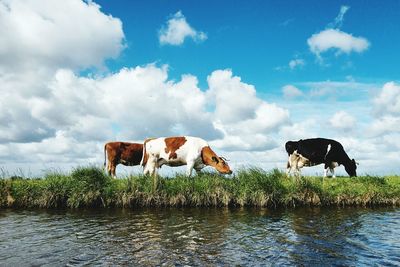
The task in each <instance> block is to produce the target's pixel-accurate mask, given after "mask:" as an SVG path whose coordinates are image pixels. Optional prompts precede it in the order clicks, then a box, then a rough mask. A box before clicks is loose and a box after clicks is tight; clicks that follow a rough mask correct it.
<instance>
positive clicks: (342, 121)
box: [329, 110, 356, 131]
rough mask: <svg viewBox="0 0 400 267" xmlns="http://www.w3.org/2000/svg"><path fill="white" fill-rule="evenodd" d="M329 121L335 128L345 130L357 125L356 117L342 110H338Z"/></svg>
mask: <svg viewBox="0 0 400 267" xmlns="http://www.w3.org/2000/svg"><path fill="white" fill-rule="evenodd" d="M329 122H330V124H331V126H332V127H333V128H335V129H338V130H343V131H350V130H352V129H353V128H354V127H356V119H355V118H354V117H353V116H351V115H350V114H348V113H347V112H346V111H342V110H341V111H338V112H336V113H335V114H334V115H333V116H332V118H331V119H330V120H329Z"/></svg>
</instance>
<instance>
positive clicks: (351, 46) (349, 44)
mask: <svg viewBox="0 0 400 267" xmlns="http://www.w3.org/2000/svg"><path fill="white" fill-rule="evenodd" d="M307 44H308V46H309V48H310V50H311V52H312V53H314V54H315V55H316V56H317V57H320V55H321V53H324V52H326V51H328V50H330V49H333V50H337V52H338V54H340V53H346V54H350V53H351V52H357V53H361V52H363V51H365V50H366V49H368V47H369V45H370V44H369V42H368V40H367V39H365V38H364V37H354V36H353V35H351V34H348V33H346V32H342V31H340V30H337V29H326V30H323V31H321V32H319V33H315V34H313V35H312V36H311V37H310V38H308V40H307Z"/></svg>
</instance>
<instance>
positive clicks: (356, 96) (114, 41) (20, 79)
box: [0, 0, 400, 175]
mask: <svg viewBox="0 0 400 267" xmlns="http://www.w3.org/2000/svg"><path fill="white" fill-rule="evenodd" d="M399 11H400V1H384V2H383V1H304V2H299V1H161V0H160V1H155V0H154V1H81V0H71V1H53V0H40V1H38V2H29V1H14V0H5V1H1V2H0V36H2V37H1V39H0V92H1V93H2V96H3V97H2V99H1V100H0V168H1V170H5V171H6V172H11V173H12V172H15V171H16V170H21V171H23V172H25V173H33V174H38V173H41V172H43V171H46V170H48V169H54V168H55V169H62V170H69V169H71V167H74V166H77V165H88V164H95V165H102V163H103V159H104V158H103V145H104V143H105V142H107V141H110V140H124V141H135V142H140V141H142V140H143V139H144V138H146V137H154V136H169V135H181V134H183V135H195V136H199V137H202V138H204V139H206V140H208V141H209V142H210V144H211V145H212V147H213V148H214V149H215V150H216V151H217V152H218V153H219V154H221V155H223V156H225V157H227V158H229V159H230V160H231V161H230V163H231V165H232V166H233V167H234V169H237V168H240V167H241V166H249V165H253V166H258V167H262V168H264V169H272V168H279V169H284V168H285V163H286V159H287V155H286V153H285V151H284V143H285V142H286V141H287V140H298V139H300V138H311V137H326V138H333V139H336V140H338V141H340V142H341V143H342V144H343V145H344V147H345V150H346V151H347V152H348V154H349V156H350V157H351V158H355V159H356V161H358V162H359V163H360V165H359V173H360V174H392V173H397V174H398V173H399V172H400V157H398V150H399V149H400V145H399V144H398V142H397V140H399V138H400V127H398V125H399V123H400V81H399V80H400V78H399V71H398V67H397V65H398V62H399V61H400V53H398V47H399V46H400V19H399V16H398V14H399ZM71 18H73V19H71ZM377 155H379V156H377ZM119 170H120V172H124V173H125V174H126V173H130V172H132V171H134V172H140V168H139V167H137V168H122V167H119ZM117 171H118V170H117ZM305 172H306V173H309V174H322V166H317V167H313V168H308V169H307V170H305ZM338 174H339V175H341V174H345V173H344V170H343V167H339V168H338Z"/></svg>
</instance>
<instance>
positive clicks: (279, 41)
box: [98, 1, 400, 91]
mask: <svg viewBox="0 0 400 267" xmlns="http://www.w3.org/2000/svg"><path fill="white" fill-rule="evenodd" d="M137 2H139V1H116V2H115V1H99V2H98V3H99V4H100V5H101V6H102V10H103V11H104V12H105V13H107V14H111V15H113V16H115V17H118V18H120V19H121V20H122V21H123V29H124V33H125V36H126V43H127V46H128V47H127V49H125V50H124V51H123V52H122V55H121V57H120V58H119V59H118V60H117V61H113V62H112V63H111V64H109V66H110V67H111V68H112V69H119V68H121V67H124V66H135V65H143V64H147V63H148V62H160V63H162V64H168V65H169V66H170V68H171V69H170V76H172V77H175V78H179V76H180V75H181V74H184V73H192V74H196V75H197V77H199V79H200V81H201V82H202V83H204V81H205V79H206V77H207V75H209V73H211V72H212V71H213V70H215V69H225V68H230V69H232V70H233V71H234V72H235V73H238V74H239V75H240V76H241V77H242V78H243V79H244V80H245V81H251V83H252V84H256V85H257V87H258V88H259V90H260V91H273V90H274V89H275V90H276V89H278V90H279V89H280V87H281V86H283V85H285V84H286V83H288V82H291V83H293V82H305V81H321V80H346V76H349V75H351V76H353V77H354V78H355V79H357V80H363V81H367V82H371V81H372V82H376V81H378V82H382V81H385V80H388V79H389V80H390V79H396V78H398V77H397V75H398V72H397V71H396V68H395V67H394V66H395V65H396V63H397V62H399V59H400V53H396V52H395V51H396V48H397V47H398V44H399V38H400V36H399V35H398V32H399V21H398V10H399V8H400V7H399V6H400V3H399V1H386V2H385V3H384V4H382V3H381V2H380V1H369V2H364V1H352V2H348V1H306V2H305V3H301V4H299V3H298V1H230V2H229V3H228V2H226V1H217V2H215V1H141V2H142V3H137ZM341 6H349V7H350V8H349V10H348V11H347V12H346V14H345V15H344V19H343V22H342V27H340V28H341V30H343V31H344V32H348V33H351V34H353V35H354V36H363V37H364V38H367V39H368V40H369V42H370V43H371V47H370V48H369V49H367V51H365V52H363V53H350V54H348V55H347V54H342V55H339V56H335V51H333V52H332V51H329V52H327V53H326V54H324V59H325V61H326V64H325V65H326V66H325V65H323V66H322V65H321V64H319V63H318V62H316V59H315V56H314V55H313V54H312V53H311V52H310V50H309V47H308V45H307V39H308V38H309V37H310V36H311V35H312V34H314V33H317V32H319V31H322V30H324V29H326V28H327V27H328V25H329V24H331V23H332V22H333V21H334V19H335V17H336V16H337V15H338V13H339V11H340V8H341ZM178 11H181V12H182V13H183V15H184V16H185V17H186V19H187V21H188V23H189V24H190V25H191V26H192V27H194V28H195V29H198V30H201V31H203V32H205V33H206V34H207V37H208V38H207V40H206V41H204V42H200V43H196V42H194V41H193V40H187V41H185V42H184V43H183V44H182V45H179V46H171V45H160V43H159V41H158V31H159V29H160V28H161V26H162V25H165V22H166V20H167V19H168V18H169V17H171V15H173V14H175V13H176V12H178ZM389 51H392V53H390V52H389ZM296 58H300V59H303V60H305V65H304V66H303V67H302V68H301V70H293V71H290V69H286V70H281V71H277V68H279V67H288V63H289V62H290V61H291V60H293V59H296Z"/></svg>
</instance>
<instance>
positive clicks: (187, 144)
mask: <svg viewBox="0 0 400 267" xmlns="http://www.w3.org/2000/svg"><path fill="white" fill-rule="evenodd" d="M141 165H142V166H143V167H144V170H143V173H144V174H145V175H146V174H150V175H156V174H157V169H158V168H161V166H162V165H167V166H171V167H176V166H182V165H186V166H187V168H186V174H187V175H188V176H190V175H191V174H192V170H193V169H195V170H196V171H197V172H199V171H200V170H201V169H202V168H204V167H206V166H211V167H214V168H215V169H216V170H217V171H219V172H220V173H223V174H231V173H232V171H231V169H230V168H229V165H228V164H227V163H226V161H225V160H224V158H222V157H219V156H217V154H215V152H214V151H212V149H211V148H210V146H209V145H208V143H207V142H206V141H205V140H203V139H201V138H198V137H192V136H179V137H160V138H150V139H147V140H145V142H144V144H143V158H142V161H141Z"/></svg>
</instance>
